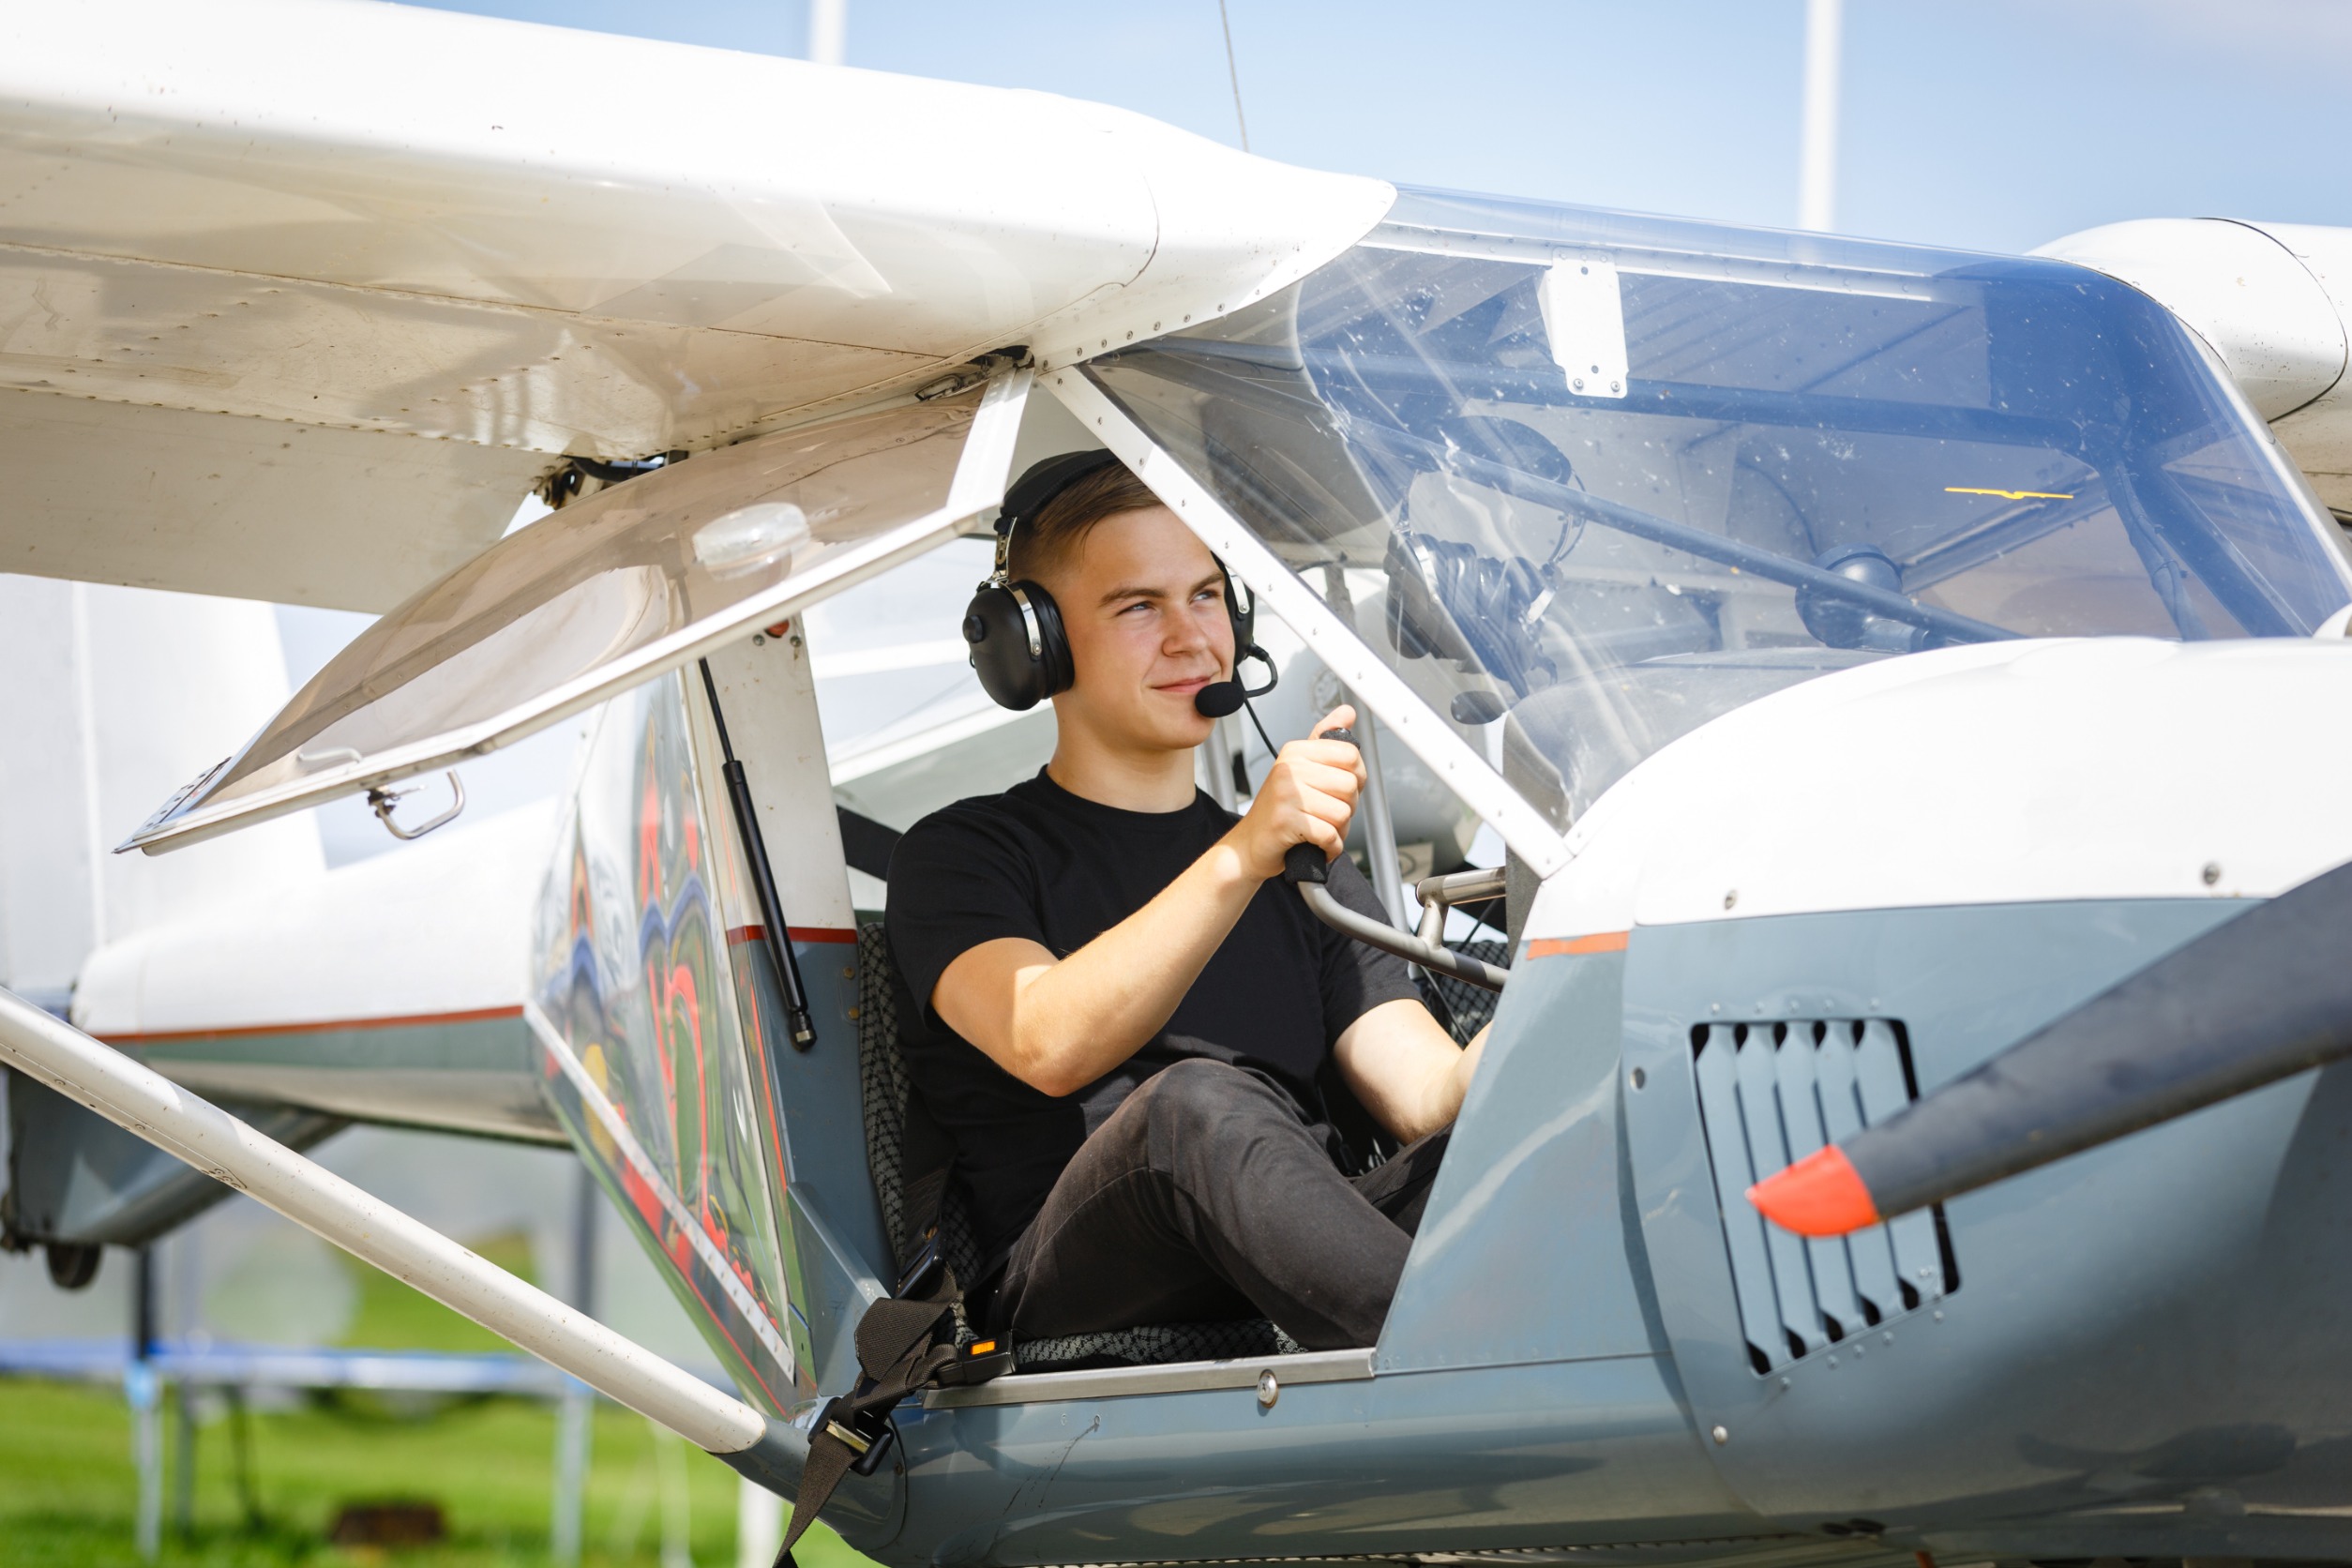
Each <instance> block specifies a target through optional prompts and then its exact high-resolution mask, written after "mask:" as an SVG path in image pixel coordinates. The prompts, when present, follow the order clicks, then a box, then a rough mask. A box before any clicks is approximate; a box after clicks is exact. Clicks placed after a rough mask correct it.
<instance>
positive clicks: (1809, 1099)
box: [1691, 1018, 1959, 1373]
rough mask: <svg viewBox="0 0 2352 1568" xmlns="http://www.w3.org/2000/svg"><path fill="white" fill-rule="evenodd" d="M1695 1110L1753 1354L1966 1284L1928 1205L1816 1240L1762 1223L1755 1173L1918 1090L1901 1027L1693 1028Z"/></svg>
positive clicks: (1845, 1132) (1820, 1341)
mask: <svg viewBox="0 0 2352 1568" xmlns="http://www.w3.org/2000/svg"><path fill="white" fill-rule="evenodd" d="M1691 1046H1692V1048H1693V1050H1694V1052H1695V1053H1696V1069H1697V1078H1698V1112H1699V1123H1700V1125H1701V1126H1703V1127H1704V1128H1705V1129H1706V1134H1707V1152H1708V1157H1709V1159H1710V1160H1711V1163H1712V1165H1713V1167H1714V1173H1715V1198H1716V1201H1717V1204H1718V1206H1719V1208H1720V1210H1721V1212H1722V1214H1723V1229H1724V1245H1725V1248H1726V1251H1727V1252H1728V1253H1729V1255H1730V1259H1731V1279H1732V1284H1733V1287H1734V1289H1736V1291H1737V1293H1738V1296H1739V1304H1740V1321H1741V1326H1742V1328H1743V1329H1744V1331H1745V1333H1746V1336H1747V1342H1748V1359H1749V1362H1750V1363H1751V1364H1753V1365H1754V1366H1755V1368H1756V1371H1757V1372H1758V1373H1764V1372H1770V1371H1772V1370H1773V1369H1774V1368H1776V1367H1780V1366H1786V1365H1787V1364H1788V1363H1790V1362H1792V1361H1796V1360H1799V1359H1801V1358H1802V1357H1804V1356H1808V1355H1812V1354H1814V1353H1815V1352H1816V1351H1818V1350H1823V1349H1828V1348H1829V1347H1831V1346H1832V1345H1834V1344H1836V1343H1837V1342H1838V1341H1840V1340H1842V1339H1845V1338H1847V1337H1849V1336H1851V1335H1853V1334H1859V1333H1861V1332H1862V1330H1864V1329H1865V1328H1871V1327H1875V1326H1877V1324H1879V1323H1882V1322H1886V1321H1888V1320H1889V1319H1894V1318H1897V1317H1900V1316H1901V1315H1902V1314H1904V1313H1906V1312H1908V1311H1910V1310H1912V1309H1913V1308H1915V1307H1917V1306H1919V1305H1920V1304H1922V1303H1923V1302H1926V1301H1930V1300H1933V1299H1936V1298H1938V1297H1941V1296H1944V1295H1947V1294H1949V1293H1950V1292H1951V1291H1952V1289H1954V1288H1955V1287H1957V1286H1958V1284H1959V1273H1958V1269H1957V1268H1956V1266H1955V1265H1954V1263H1953V1261H1952V1250H1951V1246H1950V1244H1949V1242H1948V1240H1947V1238H1946V1234H1945V1230H1944V1219H1943V1212H1942V1210H1940V1209H1937V1210H1931V1211H1929V1212H1927V1213H1924V1214H1908V1215H1906V1216H1904V1217H1903V1218H1901V1219H1898V1220H1896V1221H1895V1222H1894V1223H1893V1224H1892V1225H1880V1226H1874V1227H1872V1228H1871V1229H1868V1230H1860V1231H1856V1232H1855V1233H1854V1234H1852V1235H1850V1236H1846V1237H1842V1238H1835V1239H1832V1240H1826V1241H1808V1240H1807V1239H1805V1238H1804V1237H1802V1236H1799V1235H1796V1234H1794V1233H1793V1232H1790V1231H1787V1230H1783V1229H1781V1228H1780V1227H1779V1226H1776V1225H1770V1224H1767V1223H1766V1222H1765V1220H1764V1217H1763V1216H1762V1215H1761V1214H1757V1213H1756V1210H1755V1208H1754V1207H1753V1206H1752V1205H1750V1203H1749V1202H1748V1200H1747V1190H1748V1188H1749V1186H1750V1185H1751V1184H1754V1183H1756V1182H1758V1181H1761V1180H1762V1179H1763V1178H1765V1177H1767V1176H1770V1175H1772V1173H1773V1172H1774V1171H1777V1170H1780V1169H1782V1168H1784V1167H1786V1166H1787V1165H1789V1164H1790V1163H1791V1162H1792V1161H1795V1160H1800V1159H1802V1158H1804V1156H1805V1155H1807V1154H1810V1153H1813V1152H1814V1151H1815V1150H1817V1149H1818V1148H1820V1147H1822V1145H1823V1144H1825V1143H1835V1142H1838V1141H1840V1140H1842V1139H1844V1138H1850V1137H1852V1136H1853V1135H1854V1134H1855V1133H1858V1132H1860V1131H1861V1130H1862V1128H1864V1127H1867V1126H1870V1125H1872V1124H1873V1123H1878V1122H1884V1121H1886V1120H1887V1119H1888V1118H1889V1117H1892V1115H1894V1114H1895V1113H1896V1112H1897V1111H1899V1110H1901V1109H1902V1108H1904V1107H1905V1106H1907V1105H1908V1104H1910V1103H1911V1101H1912V1100H1914V1099H1916V1098H1917V1097H1918V1090H1917V1079H1916V1078H1914V1077H1913V1076H1912V1073H1911V1066H1910V1048H1909V1045H1908V1042H1907V1040H1906V1038H1905V1036H1904V1033H1903V1026H1902V1025H1901V1024H1899V1023H1895V1022H1892V1021H1891V1020H1888V1019H1884V1018H1864V1019H1854V1018H1790V1019H1786V1020H1782V1021H1776V1022H1756V1023H1742V1024H1727V1023H1717V1024H1702V1025H1700V1026H1699V1027H1698V1028H1696V1029H1694V1030H1693V1031H1692V1032H1691Z"/></svg>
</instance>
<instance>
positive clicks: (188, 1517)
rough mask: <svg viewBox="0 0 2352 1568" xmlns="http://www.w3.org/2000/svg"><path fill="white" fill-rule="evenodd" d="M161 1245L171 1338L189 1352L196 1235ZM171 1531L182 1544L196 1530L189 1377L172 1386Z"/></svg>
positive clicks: (188, 1232)
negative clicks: (167, 1271) (167, 1274)
mask: <svg viewBox="0 0 2352 1568" xmlns="http://www.w3.org/2000/svg"><path fill="white" fill-rule="evenodd" d="M159 1245H160V1246H162V1248H163V1249H164V1252H163V1255H164V1257H165V1258H166V1259H170V1261H171V1265H172V1291H171V1297H172V1311H171V1319H172V1339H173V1342H174V1343H175V1344H176V1345H177V1346H179V1348H180V1349H187V1347H188V1337H189V1331H190V1330H191V1329H193V1328H194V1327H195V1317H196V1307H195V1303H196V1290H197V1284H196V1280H197V1257H196V1232H194V1231H193V1230H186V1229H184V1230H181V1231H180V1232H178V1233H177V1234H176V1235H174V1236H173V1237H172V1238H171V1239H170V1240H169V1241H166V1242H162V1243H159ZM172 1529H173V1531H174V1532H176V1533H177V1534H178V1536H179V1538H180V1539H181V1540H182V1541H186V1540H188V1539H189V1538H190V1537H191V1536H192V1535H194V1533H195V1530H196V1391H195V1389H194V1388H192V1387H190V1386H189V1384H188V1379H187V1377H186V1376H182V1377H181V1378H180V1380H178V1381H177V1382H176V1383H174V1384H173V1387H172Z"/></svg>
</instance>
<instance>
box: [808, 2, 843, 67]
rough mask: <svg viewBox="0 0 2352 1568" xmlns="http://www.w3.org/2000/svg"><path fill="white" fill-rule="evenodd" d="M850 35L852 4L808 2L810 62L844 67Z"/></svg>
mask: <svg viewBox="0 0 2352 1568" xmlns="http://www.w3.org/2000/svg"><path fill="white" fill-rule="evenodd" d="M849 33H850V0H808V58H809V60H810V61H811V62H812V63H814V64H816V65H820V66H837V65H839V64H841V62H842V60H843V58H844V56H845V55H846V53H847V51H848V45H849Z"/></svg>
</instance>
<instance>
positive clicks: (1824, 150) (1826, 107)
mask: <svg viewBox="0 0 2352 1568" xmlns="http://www.w3.org/2000/svg"><path fill="white" fill-rule="evenodd" d="M1845 13H1846V0H1805V81H1804V129H1803V132H1802V140H1801V143H1800V146H1799V150H1798V154H1797V227H1799V228H1800V229H1817V230H1825V229H1831V228H1834V227H1836V224H1837V98H1838V92H1837V86H1838V66H1839V61H1838V55H1839V53H1841V50H1840V45H1841V44H1842V43H1843V42H1844V34H1845V31H1846V14H1845Z"/></svg>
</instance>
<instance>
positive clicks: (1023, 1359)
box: [857, 923, 1300, 1372]
mask: <svg viewBox="0 0 2352 1568" xmlns="http://www.w3.org/2000/svg"><path fill="white" fill-rule="evenodd" d="M857 973H858V1006H857V1068H858V1088H859V1096H860V1098H861V1099H862V1100H863V1102H864V1108H865V1113H866V1163H867V1169H868V1170H869V1171H871V1172H872V1174H873V1178H874V1195H875V1197H877V1198H878V1199H881V1201H882V1227H883V1229H885V1230H886V1231H887V1232H888V1233H889V1237H890V1245H891V1249H892V1251H893V1253H894V1254H895V1255H896V1256H897V1257H898V1258H901V1259H904V1258H909V1257H912V1255H913V1251H914V1245H913V1244H914V1243H915V1242H916V1241H917V1240H918V1238H916V1237H913V1236H911V1235H909V1234H908V1222H907V1190H906V1188H907V1176H908V1172H907V1168H906V1123H907V1097H908V1094H909V1092H910V1085H909V1080H908V1077H907V1063H906V1056H905V1053H904V1052H903V1051H902V1050H901V1048H900V1047H899V1044H898V1005H897V994H896V991H897V988H895V987H893V986H892V985H891V983H890V949H889V947H888V945H887V944H886V942H884V941H883V938H882V926H881V925H880V924H879V923H876V924H873V925H868V926H865V927H860V928H859V930H858V933H857ZM917 1174H918V1175H919V1174H920V1173H919V1172H918V1173H917ZM939 1245H940V1254H941V1256H942V1258H944V1259H946V1262H947V1266H948V1267H949V1268H951V1269H953V1270H954V1271H955V1272H956V1277H957V1279H958V1280H961V1281H969V1280H971V1279H972V1277H973V1275H974V1274H976V1273H977V1272H978V1270H979V1264H980V1246H979V1243H978V1241H977V1240H976V1239H975V1238H974V1236H973V1234H972V1216H971V1214H970V1212H969V1211H968V1210H967V1209H966V1207H965V1204H964V1201H963V1193H962V1188H961V1187H960V1186H959V1185H958V1184H957V1183H955V1182H953V1181H950V1182H949V1183H948V1184H947V1187H946V1190H945V1192H944V1193H942V1196H941V1199H940V1203H939ZM956 1336H957V1341H958V1342H959V1343H967V1344H968V1343H970V1342H971V1341H972V1339H973V1338H974V1337H976V1336H975V1335H974V1334H973V1332H972V1325H971V1323H970V1322H968V1321H967V1320H966V1319H965V1318H964V1315H963V1310H962V1308H960V1307H958V1308H957V1313H956ZM1299 1349H1300V1347H1299V1345H1298V1343H1297V1342H1296V1341H1295V1340H1293V1339H1291V1337H1290V1336H1289V1334H1284V1333H1283V1332H1282V1331H1281V1330H1280V1329H1278V1328H1276V1327H1274V1324H1272V1323H1270V1322H1268V1321H1267V1320H1266V1319H1263V1318H1257V1319H1241V1320H1235V1321H1230V1322H1217V1323H1153V1324H1149V1325H1144V1326H1139V1327H1136V1328H1130V1329H1117V1330H1113V1331H1111V1332H1109V1333H1105V1334H1068V1335H1065V1336H1063V1337H1062V1338H1058V1339H1036V1340H1031V1341H1028V1342H1027V1343H1023V1344H1016V1345H1015V1346H1014V1347H1013V1356H1014V1360H1015V1363H1016V1364H1018V1368H1019V1370H1021V1371H1023V1372H1048V1371H1062V1370H1069V1369H1072V1368H1076V1367H1081V1366H1114V1365H1121V1366H1142V1365H1153V1364H1160V1363H1164V1362H1178V1361H1219V1360H1227V1359H1230V1358H1234V1357H1242V1356H1274V1355H1291V1354H1295V1353H1297V1351H1298V1350H1299Z"/></svg>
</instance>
